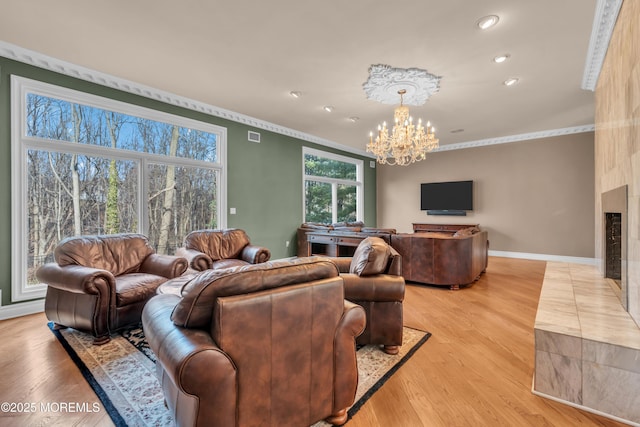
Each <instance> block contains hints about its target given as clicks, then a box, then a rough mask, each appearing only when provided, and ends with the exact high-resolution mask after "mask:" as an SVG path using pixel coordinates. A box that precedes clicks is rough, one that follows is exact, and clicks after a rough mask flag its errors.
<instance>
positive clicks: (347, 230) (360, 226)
mask: <svg viewBox="0 0 640 427" xmlns="http://www.w3.org/2000/svg"><path fill="white" fill-rule="evenodd" d="M308 232H323V233H327V234H328V235H334V234H335V235H336V236H355V237H361V238H363V239H364V238H366V237H369V236H374V237H380V238H381V239H382V240H384V241H385V242H387V243H390V242H391V239H390V236H391V235H392V234H395V233H396V230H395V228H376V227H366V226H365V225H364V222H362V221H354V222H336V223H333V224H325V223H319V222H305V223H303V224H301V225H300V227H298V231H297V245H298V246H297V254H298V256H299V257H306V256H310V255H311V254H310V253H309V245H308V243H309V241H308V239H307V233H308Z"/></svg>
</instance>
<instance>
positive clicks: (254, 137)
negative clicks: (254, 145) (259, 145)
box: [247, 130, 260, 142]
mask: <svg viewBox="0 0 640 427" xmlns="http://www.w3.org/2000/svg"><path fill="white" fill-rule="evenodd" d="M247 139H248V140H249V141H251V142H260V134H259V133H258V132H254V131H252V130H250V131H249V133H248V135H247Z"/></svg>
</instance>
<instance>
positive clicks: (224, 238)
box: [184, 228, 250, 261]
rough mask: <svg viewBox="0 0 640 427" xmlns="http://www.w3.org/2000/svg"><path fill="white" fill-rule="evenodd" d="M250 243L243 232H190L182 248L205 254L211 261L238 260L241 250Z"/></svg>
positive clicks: (236, 230)
mask: <svg viewBox="0 0 640 427" xmlns="http://www.w3.org/2000/svg"><path fill="white" fill-rule="evenodd" d="M249 243H250V241H249V236H247V233H245V232H244V230H240V229H235V228H230V229H227V230H198V231H192V232H191V233H189V234H187V236H186V237H185V238H184V247H185V248H187V249H195V250H197V251H200V252H202V253H205V254H207V255H208V256H209V257H211V259H212V260H213V261H217V260H219V259H231V258H240V254H241V253H242V249H244V247H245V246H247V245H248V244H249Z"/></svg>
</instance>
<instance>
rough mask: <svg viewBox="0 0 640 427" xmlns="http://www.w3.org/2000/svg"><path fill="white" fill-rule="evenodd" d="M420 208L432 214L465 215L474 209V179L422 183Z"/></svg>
mask: <svg viewBox="0 0 640 427" xmlns="http://www.w3.org/2000/svg"><path fill="white" fill-rule="evenodd" d="M420 209H421V210H423V211H427V213H430V214H443V215H446V214H451V215H465V212H466V211H472V210H473V181H453V182H429V183H423V184H420Z"/></svg>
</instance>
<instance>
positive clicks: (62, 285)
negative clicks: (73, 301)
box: [36, 262, 116, 298]
mask: <svg viewBox="0 0 640 427" xmlns="http://www.w3.org/2000/svg"><path fill="white" fill-rule="evenodd" d="M36 277H37V278H38V280H39V281H41V282H42V283H46V284H47V285H48V286H51V287H54V288H56V289H60V290H62V291H66V292H72V293H76V294H91V295H98V294H103V295H105V297H107V298H108V297H109V296H110V294H111V293H113V294H114V295H115V283H116V279H115V277H114V276H113V274H111V273H110V272H108V271H106V270H100V269H97V268H91V267H85V266H82V265H66V266H63V267H61V266H60V265H58V264H57V263H55V262H52V263H47V264H45V265H43V266H41V267H40V268H38V270H37V271H36Z"/></svg>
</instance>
